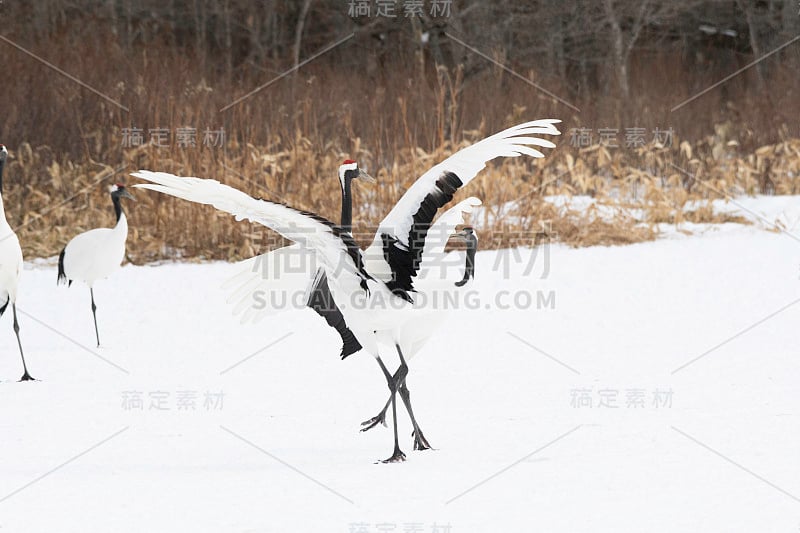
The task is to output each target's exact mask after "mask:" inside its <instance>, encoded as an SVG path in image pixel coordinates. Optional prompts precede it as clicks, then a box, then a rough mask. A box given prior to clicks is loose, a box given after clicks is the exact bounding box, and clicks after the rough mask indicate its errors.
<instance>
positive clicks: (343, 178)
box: [339, 159, 375, 189]
mask: <svg viewBox="0 0 800 533" xmlns="http://www.w3.org/2000/svg"><path fill="white" fill-rule="evenodd" d="M356 178H359V179H362V180H364V181H366V182H368V183H375V178H373V177H372V176H370V175H369V174H367V173H366V172H364V171H363V170H361V169H360V168H358V163H356V162H355V161H353V160H352V159H345V160H344V163H342V164H341V165H340V166H339V182H340V183H341V184H342V189H344V186H345V183H349V182H351V181H352V180H354V179H356Z"/></svg>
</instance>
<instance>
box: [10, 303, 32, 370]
mask: <svg viewBox="0 0 800 533" xmlns="http://www.w3.org/2000/svg"><path fill="white" fill-rule="evenodd" d="M11 310H12V311H13V312H14V333H16V335H17V344H18V345H19V356H20V357H22V370H23V371H24V374H22V377H21V378H20V379H19V380H20V381H35V380H34V378H32V377H31V375H30V374H29V373H28V365H26V364H25V354H24V353H22V341H21V340H19V321H18V320H17V304H15V303H14V304H11Z"/></svg>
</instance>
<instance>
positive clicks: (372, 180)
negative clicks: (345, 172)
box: [356, 168, 378, 183]
mask: <svg viewBox="0 0 800 533" xmlns="http://www.w3.org/2000/svg"><path fill="white" fill-rule="evenodd" d="M356 177H357V178H358V179H362V180H364V181H366V182H367V183H378V180H376V179H375V178H373V177H372V176H370V175H369V174H367V173H366V172H364V171H363V170H361V169H360V168H359V169H358V176H356Z"/></svg>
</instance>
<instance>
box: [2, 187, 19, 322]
mask: <svg viewBox="0 0 800 533" xmlns="http://www.w3.org/2000/svg"><path fill="white" fill-rule="evenodd" d="M21 272H22V248H21V247H20V245H19V239H18V238H17V234H16V233H14V230H13V229H11V226H9V225H8V221H7V220H6V212H5V208H4V206H3V198H2V196H0V307H2V306H4V305H6V304H7V303H8V304H14V303H15V302H16V301H17V285H18V284H19V276H20V273H21Z"/></svg>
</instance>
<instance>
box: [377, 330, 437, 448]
mask: <svg viewBox="0 0 800 533" xmlns="http://www.w3.org/2000/svg"><path fill="white" fill-rule="evenodd" d="M395 347H396V348H397V353H398V355H399V356H400V368H398V369H397V372H395V374H394V376H391V375H390V374H389V371H388V370H387V369H386V365H384V364H383V361H381V359H380V358H378V364H380V366H381V370H383V373H384V375H385V376H386V381H387V383H388V385H389V391H390V395H389V400H388V401H387V402H386V405H384V406H383V409H381V411H380V413H378V414H377V415H376V416H374V417H372V418H370V419H369V420H367V421H365V422H362V424H361V425H362V426H364V427H363V428H361V431H367V430H369V429H372V428H374V427H375V426H377V425H378V423H382V424H383V425H386V411H387V410H388V409H389V406H390V405H391V404H392V402H393V400H394V398H395V393H397V392H399V393H400V398H401V399H402V400H403V404H405V406H406V411H408V416H409V418H411V425H412V426H413V427H414V433H413V436H414V449H415V450H429V449H430V448H431V445H430V443H429V442H428V440H427V439H426V438H425V435H423V433H422V430H421V429H420V427H419V424H417V420H416V418H415V417H414V410H413V409H412V408H411V392H410V391H409V390H408V387H407V386H406V376H407V375H408V364H407V363H406V360H405V358H404V357H403V351H402V350H401V349H400V346H398V345H395Z"/></svg>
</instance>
